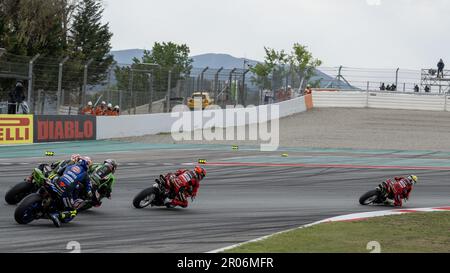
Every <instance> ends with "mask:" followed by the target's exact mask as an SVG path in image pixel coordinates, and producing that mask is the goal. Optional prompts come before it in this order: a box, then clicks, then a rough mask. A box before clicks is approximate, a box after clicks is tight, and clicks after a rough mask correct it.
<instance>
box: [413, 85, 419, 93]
mask: <svg viewBox="0 0 450 273" xmlns="http://www.w3.org/2000/svg"><path fill="white" fill-rule="evenodd" d="M419 90H420V89H419V86H418V85H417V84H416V85H415V86H414V92H419Z"/></svg>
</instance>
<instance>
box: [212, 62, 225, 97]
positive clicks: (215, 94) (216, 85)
mask: <svg viewBox="0 0 450 273" xmlns="http://www.w3.org/2000/svg"><path fill="white" fill-rule="evenodd" d="M222 70H223V66H222V67H221V68H219V70H217V72H216V75H214V103H215V104H217V94H218V89H219V74H220V72H222Z"/></svg>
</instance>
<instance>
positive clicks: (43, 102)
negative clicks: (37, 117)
mask: <svg viewBox="0 0 450 273" xmlns="http://www.w3.org/2000/svg"><path fill="white" fill-rule="evenodd" d="M41 99H42V101H41V115H43V114H44V111H45V92H44V91H42V97H41Z"/></svg>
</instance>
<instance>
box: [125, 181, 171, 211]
mask: <svg viewBox="0 0 450 273" xmlns="http://www.w3.org/2000/svg"><path fill="white" fill-rule="evenodd" d="M165 181H166V178H165V177H164V176H162V175H160V176H159V179H155V184H153V186H151V187H150V188H146V189H144V190H142V191H141V192H140V193H138V194H137V195H136V196H135V197H134V199H133V206H134V207H135V208H137V209H143V208H145V207H148V206H149V205H151V206H152V207H154V206H156V207H164V206H165V205H164V199H165V198H166V187H165Z"/></svg>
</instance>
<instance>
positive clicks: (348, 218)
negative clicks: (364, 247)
mask: <svg viewBox="0 0 450 273" xmlns="http://www.w3.org/2000/svg"><path fill="white" fill-rule="evenodd" d="M436 211H450V207H435V208H416V209H394V210H383V211H371V212H362V213H352V214H347V215H342V216H336V217H332V218H328V219H325V220H322V221H318V222H314V223H311V224H308V225H304V226H301V227H299V228H293V229H289V230H285V231H280V232H277V233H273V234H270V235H267V236H263V237H260V238H256V239H253V240H250V241H247V242H243V243H239V244H235V245H231V246H227V247H223V248H219V249H216V250H212V251H209V252H207V253H219V252H224V251H227V250H230V249H233V248H237V247H240V246H242V245H245V244H249V243H254V242H259V241H263V240H265V239H268V238H270V237H272V236H275V235H278V234H283V233H286V232H290V231H293V230H297V229H301V228H307V227H311V226H315V225H318V224H322V223H330V222H346V221H357V220H362V219H367V218H372V217H380V216H388V215H399V214H405V213H414V212H436Z"/></svg>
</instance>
